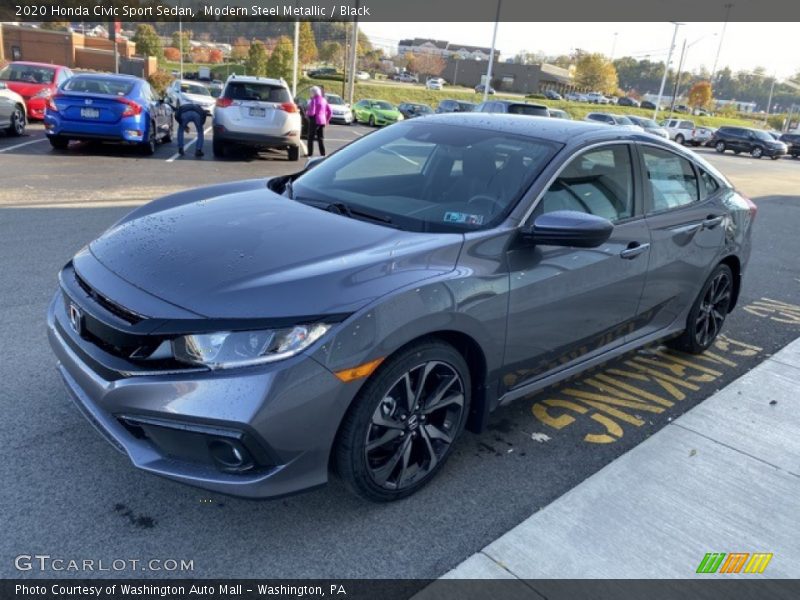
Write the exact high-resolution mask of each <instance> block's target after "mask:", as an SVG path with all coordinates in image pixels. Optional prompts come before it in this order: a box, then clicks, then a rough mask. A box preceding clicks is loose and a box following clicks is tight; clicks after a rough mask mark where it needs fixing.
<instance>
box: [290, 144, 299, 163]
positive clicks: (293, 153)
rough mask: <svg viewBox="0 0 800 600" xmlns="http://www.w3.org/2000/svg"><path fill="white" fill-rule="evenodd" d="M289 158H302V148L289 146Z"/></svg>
mask: <svg viewBox="0 0 800 600" xmlns="http://www.w3.org/2000/svg"><path fill="white" fill-rule="evenodd" d="M288 154H289V160H291V161H296V160H300V148H298V147H297V146H289V150H288Z"/></svg>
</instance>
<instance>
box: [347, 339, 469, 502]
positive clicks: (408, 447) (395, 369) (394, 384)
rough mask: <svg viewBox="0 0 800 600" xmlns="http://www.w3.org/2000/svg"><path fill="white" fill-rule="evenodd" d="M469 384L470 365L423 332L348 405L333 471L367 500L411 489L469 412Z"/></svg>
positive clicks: (429, 475) (444, 452)
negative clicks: (419, 339)
mask: <svg viewBox="0 0 800 600" xmlns="http://www.w3.org/2000/svg"><path fill="white" fill-rule="evenodd" d="M448 382H449V383H448ZM470 385H471V382H470V373H469V367H468V366H467V363H466V361H465V360H464V357H463V356H462V355H461V354H460V353H459V352H458V351H457V350H456V349H455V348H453V346H451V345H450V344H447V343H445V342H443V341H440V340H437V339H429V340H421V341H419V342H416V343H413V344H411V345H409V346H407V347H406V348H404V349H402V350H400V351H399V352H397V353H396V354H394V355H393V356H391V357H390V358H388V359H387V360H386V361H385V362H384V363H383V364H382V365H381V366H380V368H379V369H378V370H377V371H375V373H373V375H372V376H371V377H370V378H369V379H368V380H367V382H366V383H365V384H364V386H363V387H362V388H361V390H360V391H359V393H358V395H357V396H356V399H355V400H354V401H353V404H352V405H351V407H350V409H349V410H348V412H347V415H346V416H345V418H344V420H343V422H342V425H341V427H340V429H339V433H338V435H337V440H336V446H335V448H334V463H333V464H334V467H335V469H336V472H337V473H338V475H339V476H340V477H341V478H342V479H343V480H344V481H345V483H346V484H347V486H348V487H349V488H350V489H351V490H352V491H353V492H355V493H356V494H358V495H359V496H362V497H363V498H366V499H368V500H372V501H375V502H389V501H392V500H399V499H400V498H405V497H406V496H410V495H411V494H413V493H414V492H416V491H417V490H419V489H420V488H421V487H423V486H424V485H425V484H427V483H428V482H429V481H430V480H431V479H433V477H434V476H435V475H436V473H438V472H439V470H440V469H441V468H442V466H443V465H444V463H445V461H446V460H447V458H448V457H449V456H450V454H451V452H452V449H453V446H454V444H455V442H456V440H457V439H458V437H459V435H460V434H461V433H462V431H463V430H464V424H465V423H466V420H467V415H468V414H469V404H470V393H471V387H470ZM406 390H408V391H409V392H410V394H409V393H408V392H406ZM401 396H402V397H401ZM412 396H413V397H412ZM437 398H438V400H437ZM448 400H449V401H448ZM429 403H430V404H429ZM434 407H436V408H434ZM412 459H413V460H415V461H418V462H415V463H413V465H412V463H411V462H410V461H411V460H412Z"/></svg>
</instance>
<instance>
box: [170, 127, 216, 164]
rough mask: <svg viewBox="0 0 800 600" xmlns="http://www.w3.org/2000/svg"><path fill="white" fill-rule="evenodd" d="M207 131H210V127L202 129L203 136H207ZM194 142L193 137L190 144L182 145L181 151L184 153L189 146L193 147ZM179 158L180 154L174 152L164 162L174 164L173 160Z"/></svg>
mask: <svg viewBox="0 0 800 600" xmlns="http://www.w3.org/2000/svg"><path fill="white" fill-rule="evenodd" d="M209 131H211V127H207V128H206V129H204V130H203V135H206V134H208V132H209ZM196 141H197V138H196V137H195V138H194V139H193V140H192V141H190V142H187V143H186V144H184V145H183V150H184V152H185V151H186V149H187V148H189V146H193V145H194V143H195V142H196ZM179 156H180V153H179V152H176V153H175V154H173V155H172V156H170V157H169V158H168V159H167V160H166V162H175V159H176V158H178V157H179Z"/></svg>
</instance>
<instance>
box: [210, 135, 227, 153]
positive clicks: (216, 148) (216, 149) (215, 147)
mask: <svg viewBox="0 0 800 600" xmlns="http://www.w3.org/2000/svg"><path fill="white" fill-rule="evenodd" d="M211 150H212V151H213V153H214V156H216V157H217V158H224V157H225V144H224V143H222V141H221V140H218V139H216V138H215V139H213V140H212V141H211Z"/></svg>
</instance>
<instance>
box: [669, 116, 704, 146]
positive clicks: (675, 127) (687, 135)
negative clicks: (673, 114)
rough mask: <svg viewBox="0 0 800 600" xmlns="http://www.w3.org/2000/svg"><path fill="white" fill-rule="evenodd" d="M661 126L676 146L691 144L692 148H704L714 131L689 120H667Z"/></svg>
mask: <svg viewBox="0 0 800 600" xmlns="http://www.w3.org/2000/svg"><path fill="white" fill-rule="evenodd" d="M661 126H662V127H663V128H664V129H666V130H667V133H669V138H670V139H671V140H673V141H674V142H675V143H676V144H689V145H690V146H702V145H704V144H705V143H706V142H708V141H709V140H711V137H712V135H713V130H712V129H711V128H709V127H699V126H696V125H695V123H694V121H689V120H687V119H666V120H664V121H662V123H661Z"/></svg>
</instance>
